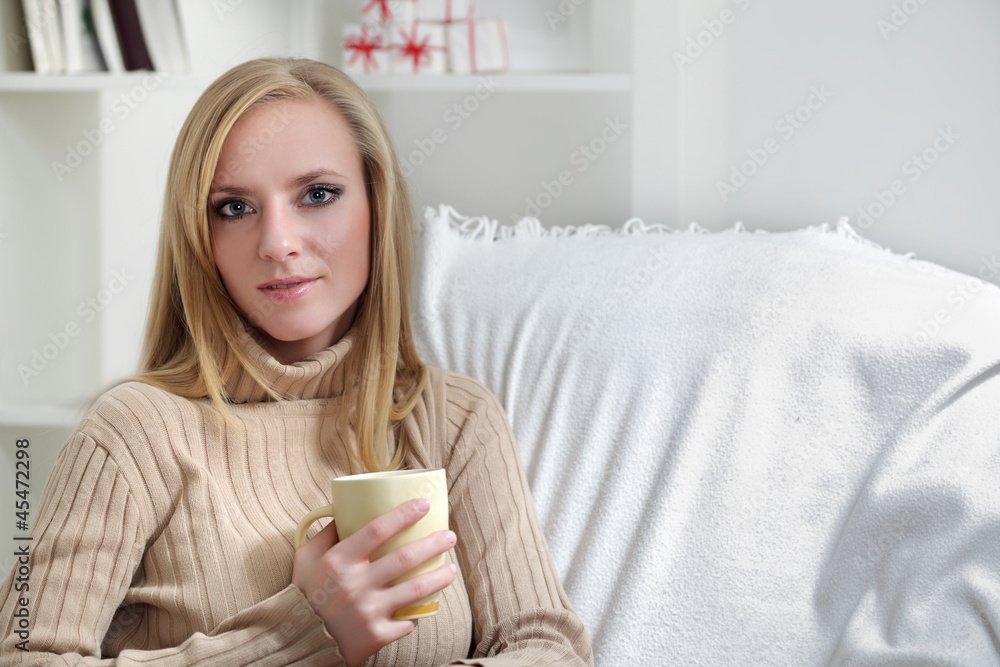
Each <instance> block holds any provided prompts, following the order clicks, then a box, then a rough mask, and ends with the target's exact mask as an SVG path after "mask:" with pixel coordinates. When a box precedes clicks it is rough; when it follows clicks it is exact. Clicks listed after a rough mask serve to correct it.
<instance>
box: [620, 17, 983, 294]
mask: <svg viewBox="0 0 1000 667" xmlns="http://www.w3.org/2000/svg"><path fill="white" fill-rule="evenodd" d="M647 2H652V0H638V4H639V5H640V7H641V6H642V5H643V4H646V3H647ZM724 10H728V11H729V12H730V13H731V14H730V15H727V18H730V19H731V21H732V22H731V23H730V24H728V25H726V24H717V23H711V22H712V21H713V20H717V19H719V17H720V13H721V12H722V11H724ZM904 10H907V11H909V12H910V13H909V14H907V13H906V11H904ZM674 12H675V14H674V16H675V18H676V21H677V25H678V30H677V32H676V34H673V35H671V36H670V39H671V40H673V44H674V48H673V49H671V51H672V54H673V53H675V52H683V50H684V49H685V48H686V47H688V45H689V43H688V39H689V38H693V39H695V40H697V39H698V37H699V33H703V34H701V39H702V42H703V43H705V44H708V46H706V47H703V49H702V52H701V53H700V55H699V54H698V50H697V48H692V50H691V52H690V53H691V54H693V55H694V56H695V57H694V58H692V60H693V62H690V63H684V64H683V66H682V67H678V66H677V65H676V64H675V63H674V62H673V61H671V62H669V63H665V64H664V66H663V67H661V68H660V70H659V73H658V75H659V76H662V77H665V78H667V79H670V80H673V79H674V78H676V79H678V81H679V83H678V84H677V86H676V88H675V90H676V95H677V97H676V102H677V105H678V109H679V111H678V112H677V115H678V116H679V120H678V123H677V130H678V138H677V143H678V144H679V147H680V148H679V154H678V161H677V164H676V165H675V167H676V173H677V174H678V176H677V179H678V180H677V187H676V192H677V193H678V194H677V202H676V205H675V203H674V201H668V198H667V197H664V198H663V200H662V204H661V208H660V209H659V213H661V214H663V215H665V216H666V217H670V216H675V221H676V222H677V223H681V224H683V223H686V222H688V221H691V220H696V221H698V222H699V223H701V224H702V225H703V226H705V227H708V228H710V229H721V228H725V227H728V226H730V225H732V224H733V223H734V222H735V221H737V220H742V221H744V222H745V223H746V225H747V226H748V227H749V228H751V229H753V228H764V229H770V230H783V229H792V228H796V227H799V226H802V225H805V224H816V223H821V222H832V221H834V220H836V218H837V217H838V216H840V215H848V216H850V217H851V224H852V225H854V226H855V228H856V229H858V230H859V231H860V232H862V233H863V234H864V235H866V236H867V237H868V238H871V239H872V240H874V241H877V242H879V243H881V244H883V245H886V246H888V247H890V248H892V249H893V250H895V251H899V252H907V251H914V252H916V254H917V256H918V257H920V258H922V259H928V260H931V261H935V262H938V263H940V264H944V265H946V266H949V267H952V268H956V269H959V270H962V271H965V272H968V273H973V272H977V271H978V270H979V269H980V267H981V266H983V259H984V257H985V258H987V259H991V258H992V257H993V256H994V255H997V256H1000V226H998V225H997V222H998V215H997V211H996V205H997V202H996V197H995V193H996V191H997V187H996V185H995V184H996V183H998V182H1000V160H998V159H997V158H998V154H1000V123H998V122H997V121H998V119H1000V76H997V73H996V72H997V66H998V65H1000V3H998V2H996V0H952V1H950V2H936V1H934V0H919V1H918V0H906V1H905V2H904V1H903V0H841V1H840V2H835V3H832V2H823V3H820V2H802V1H801V0H770V1H769V2H762V1H761V0H739V1H737V0H732V1H729V0H707V1H706V0H698V1H694V0H681V1H680V2H678V3H676V5H675V9H674ZM894 19H895V21H896V23H898V24H899V25H898V26H897V25H896V24H894V22H893V21H894ZM904 20H905V22H904ZM705 21H709V22H710V24H711V27H713V28H715V31H716V32H718V33H719V34H718V36H715V35H712V34H711V33H710V32H709V31H708V27H706V25H705V24H704V22H705ZM880 21H882V22H884V23H881V24H880ZM638 23H639V25H640V29H643V28H642V26H643V24H642V22H638ZM880 26H881V27H880ZM720 27H721V29H720ZM896 27H898V30H897V29H893V28H896ZM644 29H645V31H647V32H646V33H645V34H640V35H638V38H639V40H640V41H642V40H651V39H653V35H654V34H655V32H656V29H655V27H654V26H649V25H646V26H645V28H644ZM647 76H651V75H647ZM813 89H823V90H825V91H828V92H829V93H831V95H830V96H829V99H828V100H826V101H825V102H824V103H822V104H820V100H819V98H813V99H812V102H813V105H814V106H817V107H819V108H818V109H817V110H813V111H810V112H809V113H807V112H806V111H805V110H803V111H801V112H800V113H801V116H802V117H803V118H805V117H807V116H810V117H809V119H808V120H807V121H806V122H804V123H801V127H800V128H794V127H793V126H792V125H791V124H788V123H784V124H782V125H781V126H777V124H778V123H779V122H782V119H783V118H784V117H785V115H786V114H787V113H794V112H795V111H796V109H797V108H799V107H800V106H801V105H802V104H804V103H806V102H807V101H808V100H809V97H810V95H811V91H812V90H813ZM670 113H673V111H672V110H670ZM948 128H950V129H951V133H952V135H953V136H952V138H951V140H950V142H951V145H949V142H946V141H945V140H944V139H940V140H938V139H937V137H938V136H939V131H943V132H944V134H947V133H948ZM792 130H794V133H792ZM769 138H773V139H774V140H775V143H774V144H770V146H771V147H772V148H774V146H778V149H777V151H776V152H774V153H773V154H771V155H768V156H767V161H766V162H765V163H764V164H763V165H762V166H760V167H759V168H757V171H756V173H754V174H753V175H752V176H750V177H749V178H748V179H747V180H746V183H745V184H744V185H742V187H740V188H738V190H737V191H736V192H729V193H728V196H727V198H726V199H725V201H724V200H723V197H722V196H721V195H720V192H719V188H718V184H719V182H725V181H727V179H729V178H730V176H731V173H732V168H733V167H734V166H737V167H738V166H739V165H741V164H742V163H743V162H744V161H745V160H748V159H750V156H748V151H757V156H758V158H762V157H763V156H762V155H761V153H760V152H759V151H760V149H761V148H762V147H763V146H764V142H765V141H766V140H767V139H769ZM936 140H937V142H938V148H945V147H947V149H948V150H947V151H946V152H940V151H938V150H935V148H934V142H935V141H936ZM925 150H926V151H927V153H928V155H927V157H928V158H929V159H934V160H936V161H935V162H934V164H932V165H926V166H927V168H926V169H921V168H920V167H919V166H917V165H916V162H914V161H912V160H913V158H912V156H914V155H916V156H920V155H921V154H922V153H923V152H924V151H925ZM749 166H752V165H748V167H749ZM746 171H748V172H749V171H751V169H749V168H748V169H747V170H746ZM894 181H897V183H896V185H897V192H898V193H901V194H893V193H892V192H891V186H892V184H893V182H894ZM737 183H739V181H737ZM879 193H882V194H879ZM880 196H881V198H882V200H884V201H885V202H886V203H888V206H886V207H885V208H884V209H883V210H882V211H880V203H879V200H878V198H879V197H880ZM647 208H648V209H649V210H654V211H656V210H657V209H656V207H655V206H653V207H649V206H647ZM859 209H870V210H871V212H872V213H875V214H880V217H875V216H873V217H872V218H871V221H870V222H868V221H859V219H858V218H859ZM991 280H992V281H993V282H998V283H1000V275H993V276H992V278H991Z"/></svg>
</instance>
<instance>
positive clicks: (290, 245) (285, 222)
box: [258, 204, 302, 262]
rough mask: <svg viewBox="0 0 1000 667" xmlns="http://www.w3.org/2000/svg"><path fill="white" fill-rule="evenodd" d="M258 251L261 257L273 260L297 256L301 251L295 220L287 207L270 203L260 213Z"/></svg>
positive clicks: (280, 260) (278, 260) (300, 239)
mask: <svg viewBox="0 0 1000 667" xmlns="http://www.w3.org/2000/svg"><path fill="white" fill-rule="evenodd" d="M258 252H259V254H260V257H261V258H262V259H267V260H272V261H275V262H284V261H286V260H288V259H291V258H293V257H298V256H299V254H300V253H301V252H302V238H301V236H300V235H299V230H298V228H297V221H296V220H295V219H294V216H293V215H292V214H291V212H290V211H289V210H288V209H287V207H285V206H282V205H281V204H272V205H271V206H268V207H267V208H266V209H265V211H264V213H263V214H262V215H261V218H260V247H259V249H258Z"/></svg>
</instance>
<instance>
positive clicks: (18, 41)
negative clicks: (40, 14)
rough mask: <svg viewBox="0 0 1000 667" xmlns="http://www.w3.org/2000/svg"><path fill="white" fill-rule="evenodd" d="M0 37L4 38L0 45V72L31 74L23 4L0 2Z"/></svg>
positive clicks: (31, 68)
mask: <svg viewBox="0 0 1000 667" xmlns="http://www.w3.org/2000/svg"><path fill="white" fill-rule="evenodd" d="M0 35H4V36H6V38H5V39H4V40H3V44H2V45H0V72H31V71H33V70H34V69H35V65H34V63H33V62H32V60H31V40H30V39H29V38H28V26H27V24H26V23H25V21H24V4H23V3H21V2H0Z"/></svg>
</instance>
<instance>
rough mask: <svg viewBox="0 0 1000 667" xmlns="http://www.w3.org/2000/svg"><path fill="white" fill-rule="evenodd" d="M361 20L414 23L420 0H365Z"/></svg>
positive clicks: (382, 22)
mask: <svg viewBox="0 0 1000 667" xmlns="http://www.w3.org/2000/svg"><path fill="white" fill-rule="evenodd" d="M363 2H364V4H363V5H362V7H361V20H362V21H366V22H369V23H378V24H379V25H389V24H390V23H413V22H414V21H416V20H417V3H418V0H363Z"/></svg>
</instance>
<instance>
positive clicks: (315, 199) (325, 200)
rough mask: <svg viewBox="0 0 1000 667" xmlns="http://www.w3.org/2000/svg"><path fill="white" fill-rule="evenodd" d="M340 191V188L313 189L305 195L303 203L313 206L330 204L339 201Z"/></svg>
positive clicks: (322, 187)
mask: <svg viewBox="0 0 1000 667" xmlns="http://www.w3.org/2000/svg"><path fill="white" fill-rule="evenodd" d="M341 193H342V191H341V189H340V188H332V187H329V186H321V187H315V188H312V189H311V190H309V192H307V193H306V196H305V198H304V199H303V202H304V203H306V204H312V205H313V206H317V205H323V204H329V203H331V202H334V201H336V200H337V199H340V195H341Z"/></svg>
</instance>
